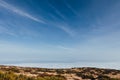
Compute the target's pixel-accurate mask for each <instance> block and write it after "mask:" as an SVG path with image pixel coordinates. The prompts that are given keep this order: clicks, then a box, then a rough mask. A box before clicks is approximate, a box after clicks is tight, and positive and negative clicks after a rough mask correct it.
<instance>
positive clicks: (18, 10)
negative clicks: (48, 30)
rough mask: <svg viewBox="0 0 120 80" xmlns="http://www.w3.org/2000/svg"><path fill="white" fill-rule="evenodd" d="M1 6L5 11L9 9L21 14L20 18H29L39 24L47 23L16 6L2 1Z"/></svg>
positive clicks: (0, 1) (0, 0)
mask: <svg viewBox="0 0 120 80" xmlns="http://www.w3.org/2000/svg"><path fill="white" fill-rule="evenodd" d="M0 6H2V7H4V8H5V9H8V10H10V11H12V12H14V13H16V14H19V15H20V16H23V17H26V18H29V19H31V20H33V21H36V22H39V23H45V22H44V21H43V20H41V19H38V18H36V17H34V16H32V15H30V14H29V13H27V12H24V11H22V10H20V9H18V8H16V7H15V6H12V5H11V4H9V3H7V2H5V1H3V0H0Z"/></svg>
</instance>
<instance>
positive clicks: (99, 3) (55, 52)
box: [0, 0, 120, 63]
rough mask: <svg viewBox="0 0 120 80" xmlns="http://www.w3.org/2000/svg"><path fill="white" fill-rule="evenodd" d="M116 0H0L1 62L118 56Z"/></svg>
mask: <svg viewBox="0 0 120 80" xmlns="http://www.w3.org/2000/svg"><path fill="white" fill-rule="evenodd" d="M119 9H120V0H0V59H1V63H2V62H10V61H11V62H105V61H106V62H116V61H118V62H119V61H120V10H119Z"/></svg>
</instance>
